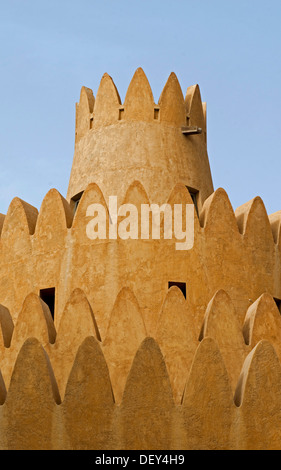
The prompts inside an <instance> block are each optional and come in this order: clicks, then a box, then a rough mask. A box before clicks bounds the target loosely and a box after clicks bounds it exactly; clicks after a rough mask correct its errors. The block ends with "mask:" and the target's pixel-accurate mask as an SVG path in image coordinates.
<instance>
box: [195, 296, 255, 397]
mask: <svg viewBox="0 0 281 470" xmlns="http://www.w3.org/2000/svg"><path fill="white" fill-rule="evenodd" d="M207 337H210V338H213V339H214V340H215V341H216V343H217V345H218V347H219V349H220V352H221V354H222V357H223V360H224V363H225V366H226V368H227V371H228V375H229V378H230V381H231V385H232V387H233V390H235V387H236V384H237V380H238V378H239V375H240V371H241V367H242V365H243V362H244V359H245V355H246V347H245V343H244V338H243V334H242V328H241V327H240V324H239V319H238V316H237V313H236V310H235V308H234V305H233V303H232V300H231V298H230V297H229V295H228V294H227V292H225V291H224V290H219V291H217V292H216V293H215V295H214V297H213V298H212V300H211V301H210V302H209V304H208V307H207V309H206V313H205V318H204V323H203V327H202V331H201V337H200V339H203V338H207Z"/></svg>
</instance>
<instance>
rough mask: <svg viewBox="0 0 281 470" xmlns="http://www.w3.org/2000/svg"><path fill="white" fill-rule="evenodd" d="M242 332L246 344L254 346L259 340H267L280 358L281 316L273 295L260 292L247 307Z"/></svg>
mask: <svg viewBox="0 0 281 470" xmlns="http://www.w3.org/2000/svg"><path fill="white" fill-rule="evenodd" d="M243 334H244V338H245V342H246V344H248V345H249V346H250V347H251V348H254V347H255V346H256V344H257V343H258V342H259V341H261V340H267V341H269V342H270V343H271V344H272V345H273V346H274V348H275V350H276V353H277V354H278V356H279V358H280V360H281V317H280V312H279V310H278V308H277V305H276V303H275V301H274V299H273V297H272V296H271V295H270V294H268V293H264V294H262V295H261V296H260V297H259V298H258V299H257V300H256V301H255V302H254V303H253V304H252V305H251V306H250V307H249V309H248V311H247V314H246V317H245V321H244V326H243Z"/></svg>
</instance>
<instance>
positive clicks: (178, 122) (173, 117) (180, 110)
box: [158, 72, 186, 127]
mask: <svg viewBox="0 0 281 470" xmlns="http://www.w3.org/2000/svg"><path fill="white" fill-rule="evenodd" d="M158 104H159V107H160V121H161V122H166V123H167V124H171V125H174V126H179V127H180V126H186V111H185V105H184V97H183V94H182V89H181V86H180V84H179V81H178V79H177V76H176V74H175V73H173V72H172V73H171V74H170V76H169V78H168V80H167V83H166V84H165V86H164V88H163V91H162V93H161V96H160V98H159V102H158Z"/></svg>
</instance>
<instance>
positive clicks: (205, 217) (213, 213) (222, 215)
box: [200, 188, 239, 235]
mask: <svg viewBox="0 0 281 470" xmlns="http://www.w3.org/2000/svg"><path fill="white" fill-rule="evenodd" d="M200 224H201V226H202V227H204V229H205V231H207V230H208V231H211V232H212V233H218V232H226V231H227V232H232V234H233V235H238V234H239V232H238V227H237V223H236V219H235V215H234V211H233V207H232V205H231V202H230V200H229V197H228V195H227V193H226V191H225V190H224V189H223V188H218V189H217V190H216V191H215V192H214V193H213V194H211V196H209V197H208V199H206V201H205V202H204V205H203V208H202V211H201V213H200Z"/></svg>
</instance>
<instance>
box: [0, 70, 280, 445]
mask: <svg viewBox="0 0 281 470" xmlns="http://www.w3.org/2000/svg"><path fill="white" fill-rule="evenodd" d="M183 127H184V128H186V127H200V128H201V129H202V133H195V134H192V133H191V134H188V133H184V132H183V129H182V128H183ZM75 132H76V137H75V151H74V159H73V167H72V171H71V176H70V182H69V188H68V194H67V196H66V198H65V197H63V196H62V195H61V194H60V193H59V192H58V191H57V190H56V189H51V190H50V191H49V192H48V193H47V194H46V196H45V197H44V199H43V201H42V204H41V207H40V209H39V210H38V209H37V208H35V207H33V206H31V205H30V204H28V203H27V202H25V201H22V200H21V199H19V198H17V197H16V198H14V199H13V200H12V201H11V203H10V205H9V208H8V211H7V214H6V215H4V214H0V371H1V373H0V434H1V439H0V448H1V449H100V450H106V449H128V450H129V449H140V450H145V449H147V450H151V449H155V450H157V449H160V450H164V449H165V450H173V449H175V450H180V449H280V448H281V431H280V424H279V423H280V418H281V416H280V413H281V412H280V410H281V392H280V390H281V364H280V361H281V316H280V308H281V235H280V233H281V230H280V227H281V211H279V212H276V213H274V214H271V215H269V214H267V211H266V208H265V206H264V203H263V201H262V199H261V198H260V197H255V198H254V199H252V200H251V201H248V202H247V203H245V204H243V205H242V206H241V207H239V208H237V209H236V210H235V211H234V209H233V207H232V205H231V202H230V200H229V198H228V195H227V193H226V191H225V190H224V189H222V188H218V189H217V190H215V191H214V188H213V183H212V177H211V172H210V167H209V160H208V154H207V145H206V106H205V105H204V104H202V101H201V96H200V90H199V87H198V86H194V87H190V88H188V90H187V93H186V97H185V98H184V95H183V93H182V91H181V88H180V85H179V82H178V80H177V77H176V76H175V74H171V75H170V77H169V79H168V81H167V83H166V85H165V87H164V89H163V91H162V93H161V96H160V99H159V102H158V104H156V103H155V102H154V98H153V95H152V91H151V88H150V85H149V83H148V80H147V78H146V76H145V74H144V72H143V71H142V69H138V70H137V71H136V73H135V74H134V77H133V78H132V81H131V83H130V85H129V87H128V90H127V93H126V97H125V100H124V103H123V104H122V103H121V100H120V97H119V94H118V91H117V89H116V87H115V85H114V83H113V81H112V79H111V78H110V77H109V76H108V75H107V74H105V75H104V76H103V78H102V80H101V83H100V87H99V89H98V92H97V95H96V98H94V95H93V92H92V91H91V90H90V89H88V88H85V87H82V90H81V95H80V101H79V104H78V105H77V107H76V131H75ZM110 196H117V198H118V206H120V205H121V204H124V203H126V204H132V205H133V206H134V207H136V208H137V209H138V216H139V214H141V211H140V207H141V205H142V204H152V203H154V204H159V205H162V204H165V203H168V204H170V205H171V206H173V205H174V204H182V205H183V206H185V204H194V245H193V247H192V248H191V249H189V250H185V251H181V250H178V251H177V250H176V247H175V242H176V239H175V236H173V237H172V238H170V239H165V238H164V236H163V232H164V218H162V219H161V227H160V233H161V235H162V236H160V238H159V239H157V238H156V239H153V237H152V236H151V237H150V238H148V239H143V238H141V237H140V220H139V219H138V222H139V225H138V229H139V232H138V233H139V238H137V239H133V238H131V239H130V238H129V239H126V240H125V239H123V238H122V237H121V236H120V234H119V235H118V232H117V237H116V239H113V238H111V237H110V236H109V229H110V223H111V222H112V221H110V214H109V212H110V211H109V197H110ZM97 203H98V204H100V205H101V206H102V207H103V208H104V213H105V222H106V236H105V237H104V238H102V239H101V238H96V239H93V238H91V237H89V236H88V232H87V226H88V224H89V222H90V221H91V219H92V217H93V215H91V216H89V215H88V212H87V210H88V208H89V207H90V206H91V205H92V204H97Z"/></svg>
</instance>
